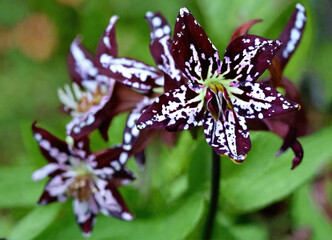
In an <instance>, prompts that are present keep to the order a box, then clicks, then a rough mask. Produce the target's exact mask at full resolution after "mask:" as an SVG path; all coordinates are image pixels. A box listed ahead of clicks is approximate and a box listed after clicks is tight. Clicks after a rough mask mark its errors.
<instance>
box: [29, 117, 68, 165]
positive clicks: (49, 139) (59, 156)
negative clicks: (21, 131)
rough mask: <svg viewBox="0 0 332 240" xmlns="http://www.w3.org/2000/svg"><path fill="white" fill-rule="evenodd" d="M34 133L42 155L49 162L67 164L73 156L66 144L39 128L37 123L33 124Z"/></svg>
mask: <svg viewBox="0 0 332 240" xmlns="http://www.w3.org/2000/svg"><path fill="white" fill-rule="evenodd" d="M32 132H33V135H34V138H35V140H36V141H37V143H38V145H39V149H40V151H41V153H42V154H43V156H44V157H45V158H46V159H47V160H48V161H49V162H55V163H65V162H67V161H68V158H69V156H70V155H71V154H70V151H69V149H68V145H67V143H66V142H64V141H62V140H60V139H58V138H57V137H55V136H53V135H52V134H50V133H49V132H48V131H46V130H44V129H42V128H39V127H37V126H36V122H34V123H33V124H32Z"/></svg>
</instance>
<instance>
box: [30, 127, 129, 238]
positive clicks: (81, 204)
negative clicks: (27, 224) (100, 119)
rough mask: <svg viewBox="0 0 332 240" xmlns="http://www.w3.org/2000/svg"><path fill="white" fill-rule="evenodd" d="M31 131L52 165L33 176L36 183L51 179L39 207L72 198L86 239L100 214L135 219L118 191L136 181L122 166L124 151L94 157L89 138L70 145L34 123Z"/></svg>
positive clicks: (125, 155) (110, 149)
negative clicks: (122, 186) (47, 178)
mask: <svg viewBox="0 0 332 240" xmlns="http://www.w3.org/2000/svg"><path fill="white" fill-rule="evenodd" d="M32 130H33V134H34V138H35V139H36V141H37V143H38V145H39V148H40V151H41V153H42V154H43V156H44V157H45V158H46V159H47V160H48V162H49V163H48V164H47V165H46V166H44V167H42V168H41V169H39V170H37V171H35V172H34V173H33V175H32V178H33V180H36V181H37V180H41V179H43V178H45V177H50V180H49V181H48V183H47V184H46V186H45V190H44V192H43V194H42V195H41V197H40V199H39V201H38V204H42V205H44V204H48V203H51V202H54V201H60V202H63V201H66V200H67V198H69V197H73V198H74V200H73V209H74V214H75V216H76V221H77V224H78V225H79V226H80V227H81V229H82V232H83V234H84V235H87V236H88V235H90V233H91V231H92V228H93V226H94V224H95V221H96V216H97V214H98V212H101V213H102V214H104V215H106V216H113V217H116V218H119V219H121V220H126V221H129V220H132V219H133V217H134V216H133V215H132V214H131V213H130V212H129V210H128V208H127V206H126V204H125V202H124V200H123V199H122V197H121V195H120V193H119V191H118V187H119V186H121V185H126V184H128V183H130V182H131V181H132V180H133V179H134V175H133V174H132V173H131V172H130V171H129V170H128V169H127V168H126V167H124V166H123V165H122V163H123V162H125V161H126V160H127V159H126V158H127V153H125V152H124V151H123V149H122V148H121V147H115V148H109V149H106V150H102V151H99V152H95V153H91V152H90V149H89V141H88V138H84V140H82V141H79V142H74V144H68V143H66V142H64V141H62V140H60V139H58V138H56V137H55V136H53V135H52V134H50V133H49V132H47V131H46V130H44V129H42V128H39V127H36V125H35V123H34V124H33V126H32ZM70 139H71V140H72V138H71V137H69V141H70Z"/></svg>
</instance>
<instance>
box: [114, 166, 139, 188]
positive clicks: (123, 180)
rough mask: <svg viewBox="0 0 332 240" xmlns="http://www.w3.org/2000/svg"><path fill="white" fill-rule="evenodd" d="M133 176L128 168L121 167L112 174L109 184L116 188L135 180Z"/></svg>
mask: <svg viewBox="0 0 332 240" xmlns="http://www.w3.org/2000/svg"><path fill="white" fill-rule="evenodd" d="M135 178H136V177H135V174H134V173H132V172H131V171H130V170H129V169H128V168H126V167H122V168H121V169H120V170H119V171H116V172H114V174H113V175H112V179H110V182H111V183H112V184H114V185H116V186H118V187H119V186H122V185H127V184H129V183H130V182H132V181H133V180H135Z"/></svg>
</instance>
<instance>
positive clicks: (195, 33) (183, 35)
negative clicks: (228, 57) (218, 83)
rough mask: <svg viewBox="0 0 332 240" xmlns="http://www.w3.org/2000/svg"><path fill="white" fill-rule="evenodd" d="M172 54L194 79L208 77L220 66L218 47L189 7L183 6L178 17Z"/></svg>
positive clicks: (176, 61) (178, 64)
mask: <svg viewBox="0 0 332 240" xmlns="http://www.w3.org/2000/svg"><path fill="white" fill-rule="evenodd" d="M172 55H173V57H174V59H175V65H176V66H177V67H178V68H179V69H181V70H182V71H183V72H184V73H185V74H186V75H187V77H188V78H189V79H190V80H192V81H195V80H204V79H206V78H208V76H210V75H213V74H214V73H215V72H216V71H217V69H218V67H219V55H218V51H217V49H216V48H215V47H214V45H213V44H212V43H211V41H210V39H209V38H208V36H207V35H206V33H205V32H204V30H203V28H202V27H201V26H200V25H199V24H198V22H197V21H196V19H195V18H194V16H193V15H192V14H191V13H190V12H189V10H188V9H187V8H181V9H180V12H179V14H178V17H177V19H176V23H175V30H174V37H173V45H172Z"/></svg>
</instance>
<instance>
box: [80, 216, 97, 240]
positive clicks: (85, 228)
mask: <svg viewBox="0 0 332 240" xmlns="http://www.w3.org/2000/svg"><path fill="white" fill-rule="evenodd" d="M95 222H96V215H94V214H91V216H90V217H89V218H88V219H87V220H86V221H85V222H83V223H78V225H79V226H80V228H81V230H82V234H83V236H84V237H90V236H91V232H92V229H93V226H94V225H95Z"/></svg>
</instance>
